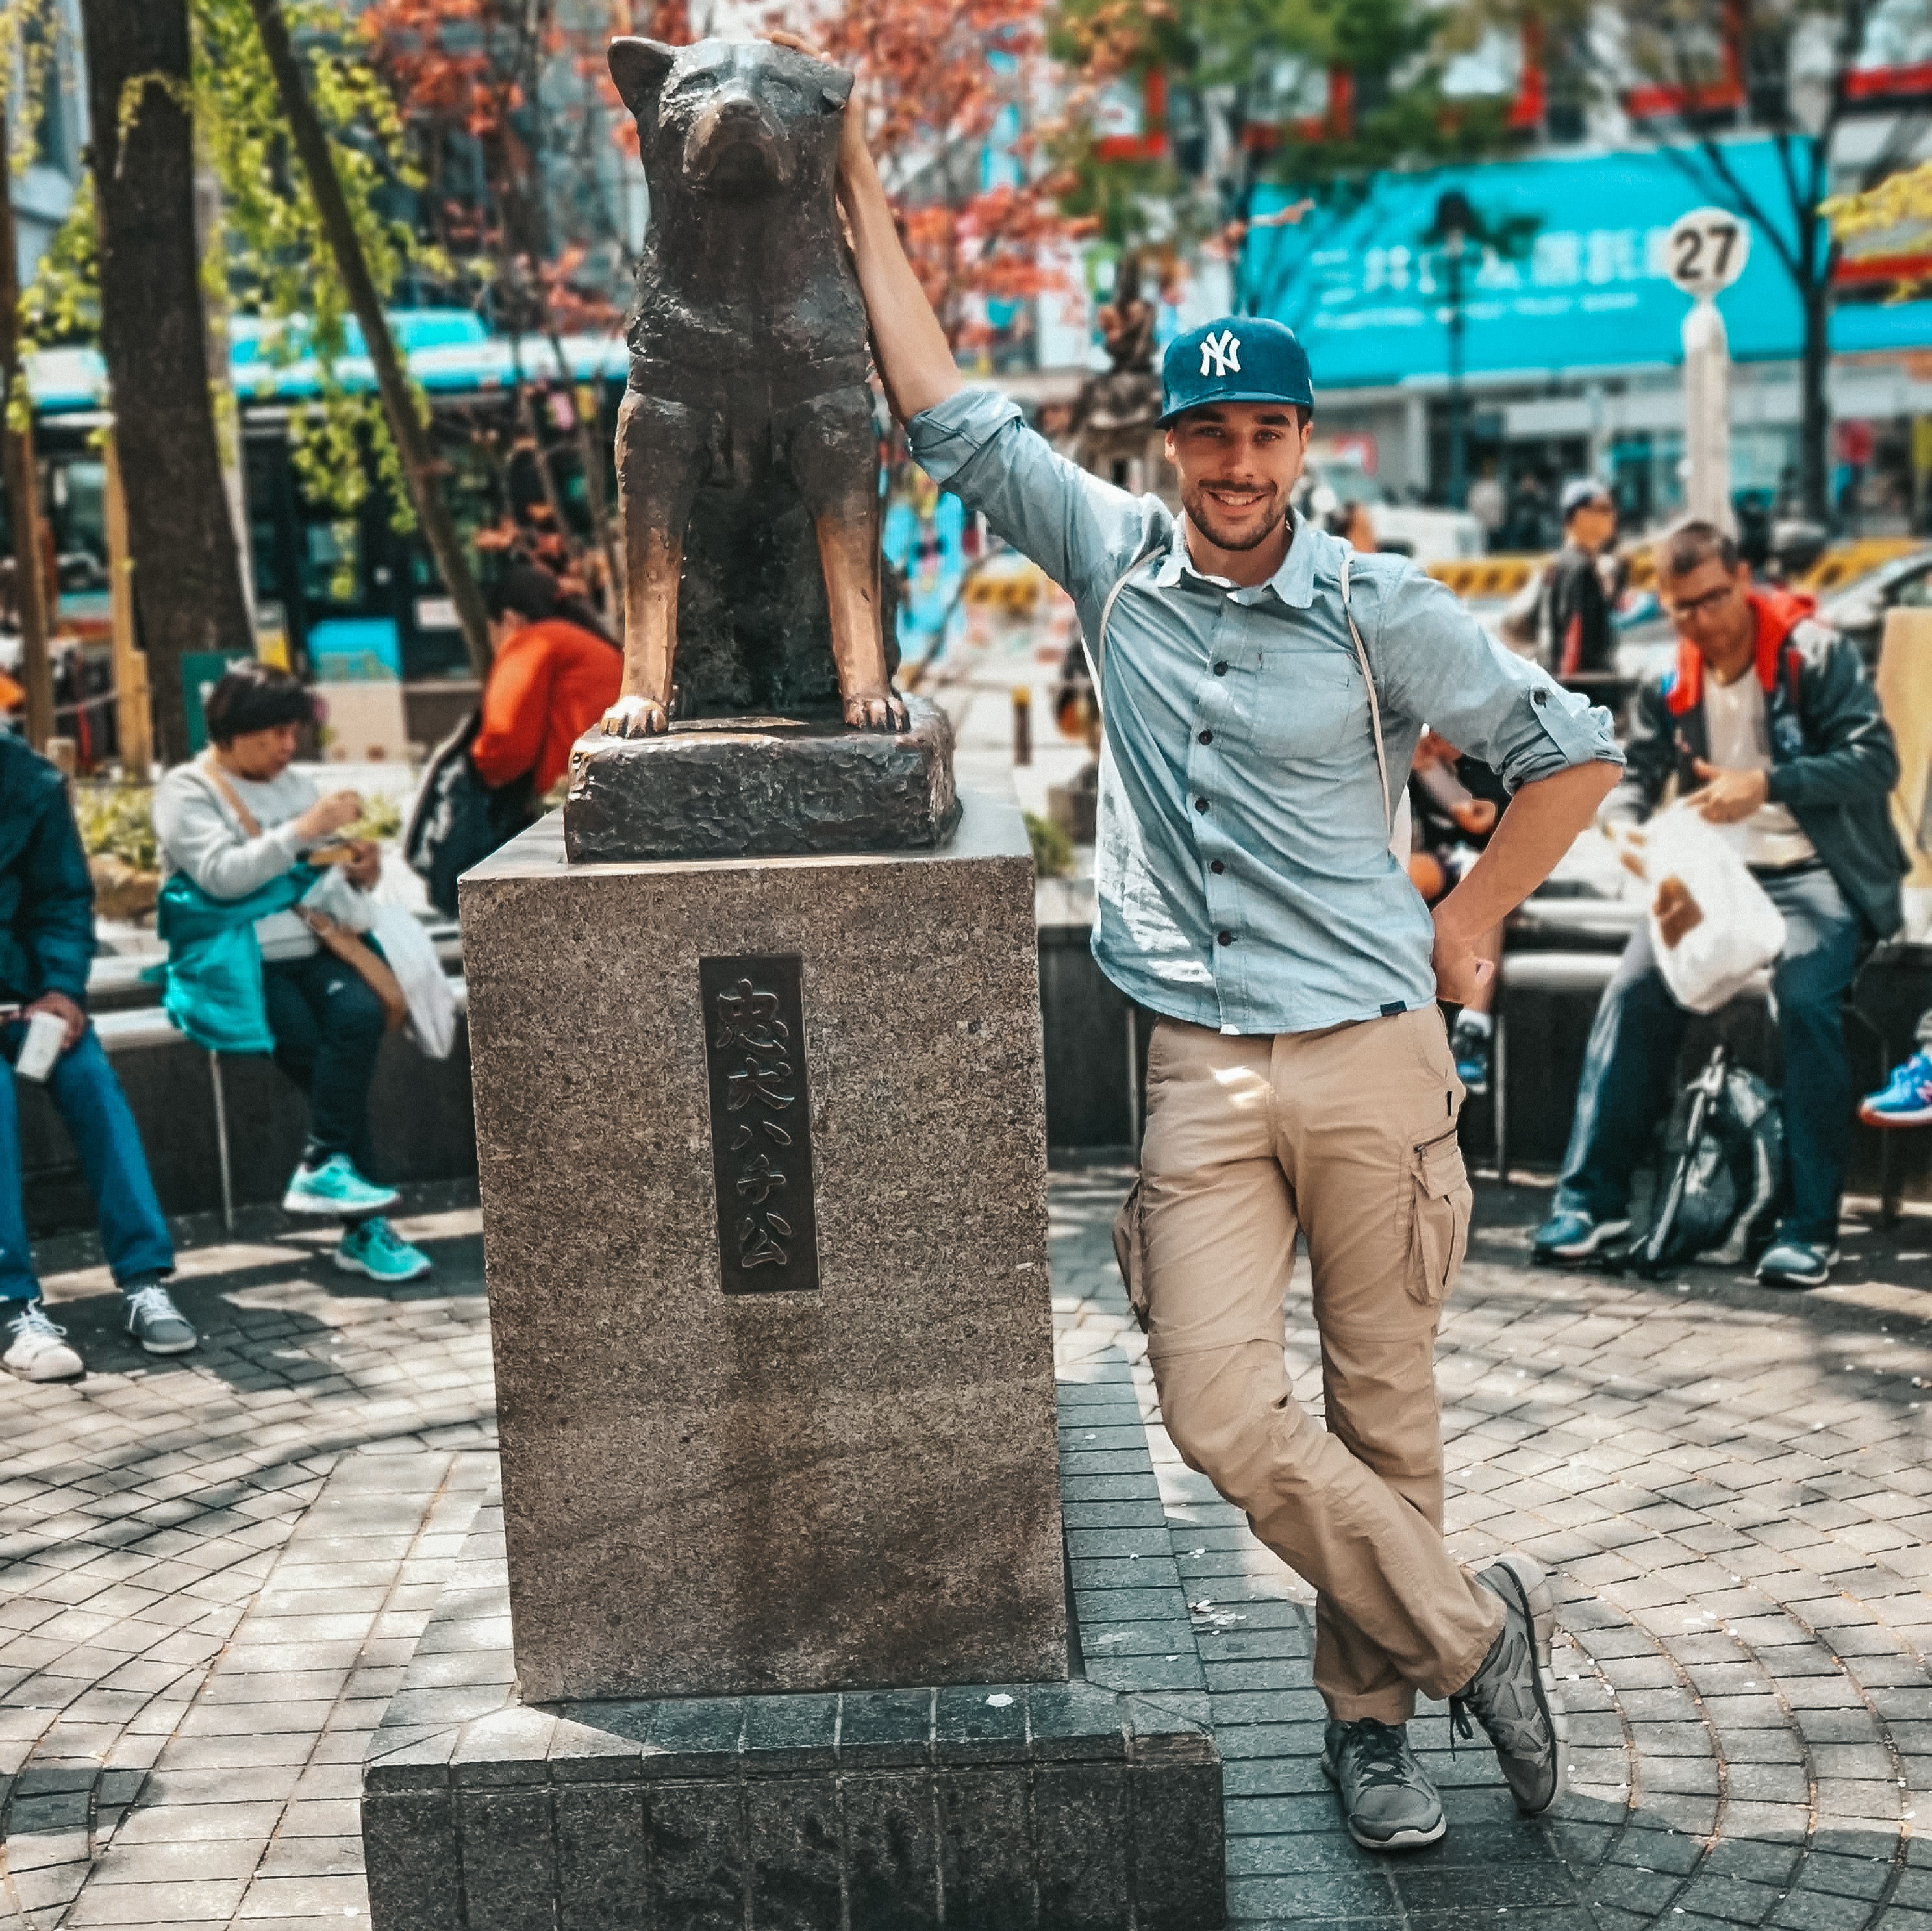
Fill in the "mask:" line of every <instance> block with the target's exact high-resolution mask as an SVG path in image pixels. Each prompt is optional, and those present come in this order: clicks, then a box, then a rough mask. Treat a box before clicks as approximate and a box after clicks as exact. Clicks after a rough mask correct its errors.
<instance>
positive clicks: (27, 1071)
mask: <svg viewBox="0 0 1932 1931" xmlns="http://www.w3.org/2000/svg"><path fill="white" fill-rule="evenodd" d="M66 1043H67V1021H65V1019H63V1018H62V1017H61V1016H60V1015H59V1014H58V1012H36V1013H35V1014H34V1015H33V1017H32V1018H31V1019H29V1020H28V1021H27V1036H26V1039H25V1040H24V1041H23V1042H22V1044H21V1047H20V1057H19V1058H18V1059H17V1060H15V1061H14V1062H13V1070H14V1072H17V1073H18V1074H19V1075H20V1077H21V1078H23V1079H30V1080H34V1081H39V1080H43V1079H45V1078H46V1076H47V1075H48V1074H49V1073H50V1072H52V1071H53V1069H54V1062H55V1060H58V1058H59V1057H60V1055H61V1048H62V1046H63V1045H65V1044H66Z"/></svg>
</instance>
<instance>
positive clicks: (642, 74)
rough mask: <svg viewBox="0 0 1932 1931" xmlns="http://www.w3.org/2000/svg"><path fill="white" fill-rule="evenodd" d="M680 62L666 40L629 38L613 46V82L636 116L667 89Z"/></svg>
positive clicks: (614, 41) (631, 36) (611, 61)
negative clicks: (673, 65) (666, 81)
mask: <svg viewBox="0 0 1932 1931" xmlns="http://www.w3.org/2000/svg"><path fill="white" fill-rule="evenodd" d="M608 58H609V60H610V78H611V79H612V80H613V81H614V82H616V87H617V91H618V93H619V94H621V95H622V97H623V102H624V105H625V106H626V107H628V109H630V110H631V112H632V113H633V114H634V113H636V112H637V110H638V109H639V107H640V105H641V104H642V103H643V102H644V101H646V100H648V99H649V97H650V96H651V95H652V94H653V93H654V92H655V91H656V90H657V89H658V88H659V87H661V86H662V85H663V84H664V76H665V75H666V74H667V73H670V64H671V62H672V61H674V60H676V58H677V49H676V48H675V47H667V46H665V45H664V43H663V42H662V41H661V40H639V39H638V38H637V37H635V36H634V35H633V34H625V36H624V37H622V39H621V40H613V41H612V42H611V43H610V54H609V55H608Z"/></svg>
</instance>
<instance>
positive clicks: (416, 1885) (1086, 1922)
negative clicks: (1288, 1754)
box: [362, 1507, 1225, 1931]
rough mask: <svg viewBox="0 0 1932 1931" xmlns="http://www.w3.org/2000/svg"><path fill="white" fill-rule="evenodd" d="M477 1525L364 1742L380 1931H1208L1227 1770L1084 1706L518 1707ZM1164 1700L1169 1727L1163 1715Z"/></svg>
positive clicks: (974, 1691) (1152, 1724)
mask: <svg viewBox="0 0 1932 1931" xmlns="http://www.w3.org/2000/svg"><path fill="white" fill-rule="evenodd" d="M509 1573H510V1572H509V1571H508V1570H507V1569H506V1567H505V1562H504V1560H503V1539H502V1523H501V1519H500V1516H498V1515H497V1513H496V1511H494V1510H491V1509H489V1508H487V1507H486V1508H485V1509H484V1510H483V1511H482V1512H481V1513H479V1515H478V1519H477V1526H476V1528H475V1531H473V1532H472V1534H471V1536H470V1538H469V1542H468V1543H467V1545H466V1549H465V1551H464V1555H463V1561H461V1563H460V1564H459V1565H458V1570H457V1573H456V1574H455V1576H454V1577H453V1578H452V1581H451V1582H450V1583H449V1585H448V1586H447V1587H446V1588H445V1590H444V1591H443V1595H442V1597H441V1599H440V1602H439V1603H438V1606H437V1609H436V1611H435V1612H434V1615H432V1617H431V1621H430V1622H429V1624H428V1627H427V1628H426V1629H425V1630H424V1632H423V1634H422V1638H421V1639H420V1640H419V1642H418V1644H417V1646H416V1653H415V1655H414V1657H413V1660H411V1662H410V1664H409V1666H408V1667H407V1670H406V1672H404V1681H403V1685H402V1687H401V1690H398V1692H397V1693H396V1695H395V1696H394V1697H393V1698H392V1699H391V1701H390V1703H389V1708H388V1711H387V1713H386V1715H385V1717H384V1720H383V1724H382V1726H381V1728H380V1729H378V1730H377V1731H376V1732H374V1734H373V1735H372V1736H371V1740H370V1744H369V1749H368V1756H367V1758H366V1759H365V1763H364V1765H363V1773H362V1784H363V1794H362V1841H363V1849H364V1857H365V1866H366V1868H367V1871H368V1885H369V1914H370V1918H371V1923H372V1925H373V1927H374V1931H539V1927H541V1931H709V1927H726V1926H729V1927H733V1931H818V1927H823V1931H928V1927H942V1926H944V1927H962V1931H1212V1927H1215V1926H1218V1925H1220V1924H1221V1923H1222V1922H1223V1894H1224V1888H1225V1873H1224V1863H1225V1846H1224V1840H1223V1822H1222V1790H1221V1766H1220V1760H1219V1758H1218V1756H1217V1753H1216V1751H1215V1748H1214V1741H1213V1739H1212V1738H1211V1736H1210V1735H1209V1734H1208V1732H1207V1731H1206V1730H1205V1729H1203V1728H1202V1727H1201V1726H1199V1724H1197V1723H1194V1722H1193V1721H1191V1720H1190V1719H1189V1718H1187V1717H1185V1716H1183V1715H1181V1714H1177V1712H1176V1711H1175V1709H1174V1708H1172V1705H1171V1704H1168V1703H1164V1702H1163V1700H1162V1699H1160V1697H1159V1696H1135V1695H1133V1694H1130V1693H1123V1692H1120V1691H1117V1690H1107V1689H1103V1688H1102V1687H1100V1686H1098V1685H1097V1684H1091V1683H1088V1682H1085V1681H1073V1682H1070V1683H1060V1684H1024V1683H1013V1684H1006V1685H1004V1686H1002V1685H998V1684H977V1685H971V1686H968V1685H955V1686H951V1687H945V1688H933V1687H923V1688H919V1689H911V1690H861V1691H847V1692H844V1693H836V1694H829V1695H823V1696H747V1697H720V1698H709V1697H707V1698H699V1699H692V1700H690V1701H687V1702H664V1701H656V1700H650V1699H643V1700H634V1701H623V1702H560V1703H556V1704H553V1705H549V1706H547V1707H546V1708H535V1707H532V1705H529V1704H526V1703H524V1702H522V1701H520V1699H518V1697H517V1695H516V1693H515V1690H514V1686H513V1684H512V1681H511V1679H512V1675H513V1671H514V1664H513V1663H512V1660H511V1651H510V1647H509V1623H510V1617H509V1614H508V1610H509V1603H510V1592H509V1588H508V1575H509ZM1177 1700H1178V1699H1177Z"/></svg>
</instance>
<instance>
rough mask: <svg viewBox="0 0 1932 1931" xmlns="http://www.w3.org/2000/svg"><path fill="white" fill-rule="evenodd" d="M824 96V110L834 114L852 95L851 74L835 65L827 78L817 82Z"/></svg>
mask: <svg viewBox="0 0 1932 1931" xmlns="http://www.w3.org/2000/svg"><path fill="white" fill-rule="evenodd" d="M818 87H819V91H820V93H821V94H823V96H824V97H825V106H826V111H827V112H830V113H833V114H835V113H837V112H838V110H839V109H840V108H841V107H843V106H844V104H845V103H846V102H847V101H848V100H850V99H851V97H852V76H851V75H850V73H848V72H847V70H845V69H844V67H834V68H833V69H832V73H831V76H830V77H829V79H825V80H821V81H820V82H819V83H818Z"/></svg>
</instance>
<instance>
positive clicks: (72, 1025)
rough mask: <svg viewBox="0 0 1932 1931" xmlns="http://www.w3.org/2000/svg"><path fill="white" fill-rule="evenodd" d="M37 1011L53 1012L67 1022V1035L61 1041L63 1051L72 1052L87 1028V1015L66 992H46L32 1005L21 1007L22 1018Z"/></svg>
mask: <svg viewBox="0 0 1932 1931" xmlns="http://www.w3.org/2000/svg"><path fill="white" fill-rule="evenodd" d="M36 1012H52V1013H54V1014H55V1015H57V1016H58V1017H59V1018H62V1019H64V1020H65V1021H66V1022H67V1037H66V1038H65V1039H63V1040H62V1042H61V1051H62V1052H64V1053H69V1052H71V1051H73V1050H74V1048H75V1047H77V1045H80V1036H81V1035H82V1033H85V1032H86V1030H87V1015H86V1013H85V1012H83V1011H82V1010H81V1009H80V1007H79V1006H77V1005H76V1004H75V1003H74V1001H73V1000H71V999H70V998H68V996H67V994H65V993H64V992H43V993H42V994H40V997H39V998H37V1000H34V1003H32V1004H31V1006H22V1007H21V1008H20V1017H21V1018H23V1019H31V1018H32V1017H33V1016H34V1014H35V1013H36Z"/></svg>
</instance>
